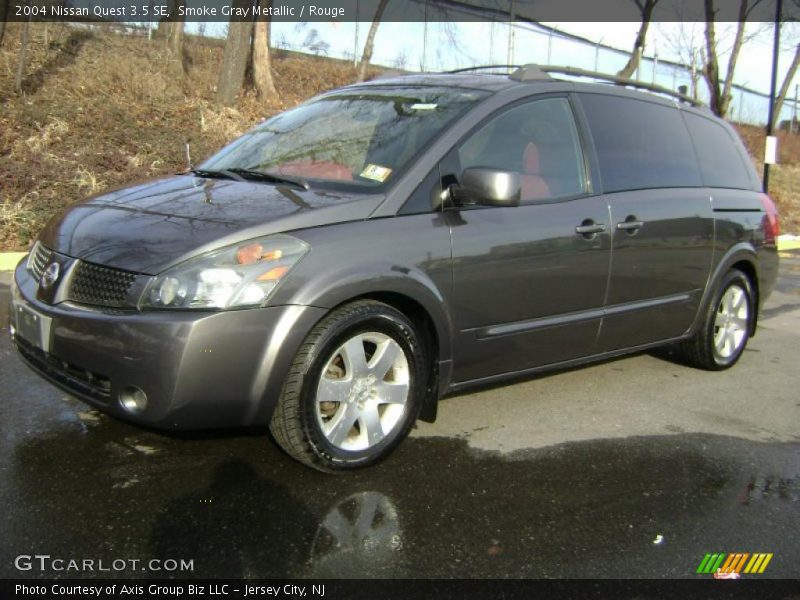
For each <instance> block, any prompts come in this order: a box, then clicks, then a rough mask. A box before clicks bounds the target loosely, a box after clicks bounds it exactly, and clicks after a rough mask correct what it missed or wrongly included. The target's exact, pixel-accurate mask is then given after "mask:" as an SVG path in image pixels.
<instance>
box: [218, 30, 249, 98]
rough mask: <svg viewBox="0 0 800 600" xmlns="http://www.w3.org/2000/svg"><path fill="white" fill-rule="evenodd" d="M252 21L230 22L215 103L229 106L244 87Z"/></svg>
mask: <svg viewBox="0 0 800 600" xmlns="http://www.w3.org/2000/svg"><path fill="white" fill-rule="evenodd" d="M252 32H253V22H252V21H231V23H230V26H229V27H228V39H227V41H226V42H225V52H224V53H223V56H222V69H221V70H220V73H219V83H218V84H217V102H219V103H220V104H222V105H225V106H231V105H232V104H233V103H234V101H235V100H236V95H237V94H238V93H239V91H240V90H241V89H242V86H243V85H244V75H245V71H246V70H247V60H248V58H249V57H250V37H251V35H252Z"/></svg>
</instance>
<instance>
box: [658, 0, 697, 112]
mask: <svg viewBox="0 0 800 600" xmlns="http://www.w3.org/2000/svg"><path fill="white" fill-rule="evenodd" d="M678 17H679V18H682V13H679V14H678ZM688 21H690V19H686V20H683V19H682V20H681V22H680V25H676V26H674V27H667V28H665V27H663V26H662V27H661V28H660V33H661V37H662V38H664V39H665V40H666V42H667V44H668V45H669V46H670V48H671V49H672V51H673V52H674V53H675V55H676V56H677V57H678V59H679V62H680V63H682V64H684V65H687V66H688V67H689V75H690V78H691V92H690V93H691V96H692V98H695V99H697V98H698V97H699V93H698V83H699V82H700V75H701V73H702V72H703V68H704V66H705V64H706V58H705V57H706V55H705V50H704V43H703V33H702V31H701V30H700V29H699V27H698V26H699V25H701V24H700V23H696V22H688Z"/></svg>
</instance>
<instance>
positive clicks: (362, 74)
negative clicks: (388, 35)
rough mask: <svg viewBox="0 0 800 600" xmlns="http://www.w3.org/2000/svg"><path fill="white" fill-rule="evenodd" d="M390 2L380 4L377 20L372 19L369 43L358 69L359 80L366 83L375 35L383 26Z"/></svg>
mask: <svg viewBox="0 0 800 600" xmlns="http://www.w3.org/2000/svg"><path fill="white" fill-rule="evenodd" d="M388 2H389V0H381V1H380V3H379V4H378V10H376V11H375V18H374V19H372V25H371V26H370V28H369V33H368V34H367V42H366V43H365V44H364V54H362V55H361V64H360V65H359V67H358V80H359V81H364V79H366V77H367V69H368V68H369V61H370V60H372V49H373V47H374V46H375V34H376V33H377V32H378V25H380V24H381V17H382V16H383V11H384V10H386V5H387V4H388Z"/></svg>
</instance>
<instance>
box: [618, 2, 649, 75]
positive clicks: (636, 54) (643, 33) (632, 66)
mask: <svg viewBox="0 0 800 600" xmlns="http://www.w3.org/2000/svg"><path fill="white" fill-rule="evenodd" d="M633 1H634V2H635V3H636V6H637V7H638V8H639V12H640V13H641V15H642V21H641V25H640V26H639V33H637V34H636V40H635V41H634V42H633V50H632V51H631V56H630V58H629V59H628V62H627V63H625V66H624V67H622V69H620V70H619V72H618V73H617V75H618V76H619V77H625V78H626V79H630V77H631V75H633V74H634V73H635V72H636V69H637V68H638V67H639V62H640V61H641V60H642V54H643V53H644V44H645V40H646V39H647V30H648V28H649V27H650V21H651V20H652V18H653V9H654V8H655V6H656V4H658V0H644V2H642V0H633Z"/></svg>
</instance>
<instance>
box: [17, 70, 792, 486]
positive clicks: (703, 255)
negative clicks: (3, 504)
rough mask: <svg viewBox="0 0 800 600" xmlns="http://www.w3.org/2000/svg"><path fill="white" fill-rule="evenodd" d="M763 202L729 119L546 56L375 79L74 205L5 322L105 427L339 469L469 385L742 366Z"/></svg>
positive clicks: (31, 358)
mask: <svg viewBox="0 0 800 600" xmlns="http://www.w3.org/2000/svg"><path fill="white" fill-rule="evenodd" d="M548 70H550V71H554V70H555V69H550V68H548ZM639 87H641V85H640V86H639ZM681 100H686V99H685V98H683V97H681ZM761 189H762V187H761V184H760V182H759V179H758V177H757V175H756V173H755V171H754V169H753V167H752V165H751V164H750V161H749V159H748V157H747V154H746V152H745V150H744V147H743V146H742V143H741V142H740V140H739V139H738V137H737V136H736V134H735V133H734V131H733V130H732V128H731V127H730V126H729V125H727V124H726V123H725V122H723V121H721V120H720V119H717V118H715V117H714V116H713V115H712V114H711V113H710V112H709V111H708V110H707V109H704V108H697V107H693V106H689V105H688V104H687V103H686V102H683V101H677V100H675V99H672V98H669V99H667V98H666V97H665V96H664V95H663V94H662V95H656V94H653V93H644V92H641V91H633V90H631V89H627V88H625V87H621V86H611V85H608V84H603V83H588V82H587V83H578V82H574V81H564V80H558V79H555V78H551V77H550V76H549V75H547V74H545V73H544V72H543V70H541V69H539V68H537V67H533V66H530V67H522V68H519V69H518V70H516V71H514V72H513V73H512V74H511V75H506V74H504V75H501V74H488V73H487V74H439V75H419V76H406V77H398V78H394V79H383V80H377V81H372V82H369V83H362V84H357V85H352V86H350V87H346V88H343V89H340V90H336V91H333V92H331V93H326V94H324V95H322V96H319V97H317V98H315V99H313V100H311V101H309V102H307V103H305V104H303V105H301V106H299V107H297V108H295V109H293V110H290V111H288V112H285V113H282V114H279V115H277V116H276V117H274V118H271V119H269V120H267V121H265V122H264V123H263V124H261V125H259V126H257V127H255V128H254V129H252V130H251V131H249V132H248V133H246V134H245V135H243V136H242V137H241V138H239V139H238V140H236V141H234V142H233V143H231V144H230V145H229V146H227V147H225V148H224V149H222V150H221V151H220V152H219V153H218V154H216V155H214V156H213V157H211V158H210V159H208V160H207V161H206V162H205V163H204V164H202V165H201V166H199V167H198V168H195V169H193V170H192V171H191V172H188V173H186V174H181V175H176V176H173V177H167V178H163V179H159V180H156V181H150V182H147V183H143V184H140V185H135V186H132V187H126V188H123V189H119V190H116V191H112V192H108V193H104V194H101V195H98V196H95V197H93V198H90V199H88V200H86V201H85V202H83V203H81V204H77V205H75V206H73V207H72V208H70V209H68V210H66V211H65V212H64V213H63V214H61V215H60V216H58V217H57V218H55V219H54V220H53V221H51V222H50V223H49V225H48V226H47V227H46V228H45V229H44V230H43V231H42V232H41V234H40V235H39V237H38V239H37V241H36V242H35V245H34V246H33V248H32V251H31V253H30V255H29V257H28V258H27V259H26V260H25V261H23V262H22V263H20V265H19V266H18V267H17V269H16V273H15V285H14V286H13V294H12V304H13V307H12V312H11V314H12V315H13V316H12V323H11V328H10V331H11V334H12V337H13V340H14V343H15V345H16V348H17V349H18V351H19V354H20V355H21V356H22V357H23V358H24V360H25V361H26V362H27V363H28V364H29V365H30V366H31V367H32V368H33V369H34V370H35V371H37V372H38V373H39V374H41V375H42V376H43V377H45V378H47V379H48V380H50V381H51V382H52V383H54V384H56V385H57V386H59V387H61V388H63V389H64V390H66V391H67V392H69V393H70V394H72V395H74V396H76V397H78V398H80V399H82V400H83V401H85V402H87V403H88V404H90V405H92V406H94V407H97V408H99V409H101V410H104V411H106V412H108V413H110V414H112V415H115V416H118V417H120V418H123V419H126V420H128V421H132V422H135V423H139V424H142V425H147V426H153V427H157V428H167V429H190V428H218V427H231V426H250V425H267V424H268V425H269V427H270V429H271V431H272V434H273V436H274V438H275V440H276V441H277V442H278V444H279V445H280V446H281V447H282V448H283V449H284V450H285V451H286V452H287V453H288V454H290V455H291V456H292V457H294V458H296V459H298V460H300V461H301V462H303V463H305V464H307V465H310V466H312V467H315V468H317V469H320V470H324V471H333V470H346V469H353V468H356V467H361V466H364V465H368V464H372V463H374V462H376V461H378V460H379V459H381V458H383V457H384V456H386V455H387V454H388V453H389V452H390V451H391V450H392V449H393V448H394V447H395V446H397V444H398V443H399V442H400V441H401V440H402V439H403V438H404V437H405V436H406V434H407V433H408V431H409V429H410V428H411V426H412V425H413V424H414V422H415V420H416V419H418V418H419V419H423V420H432V419H433V418H434V417H435V414H436V407H437V402H438V400H439V398H440V397H442V396H443V395H444V394H447V393H450V392H453V391H456V390H461V389H464V388H466V387H468V386H471V385H475V384H486V383H487V382H494V381H500V380H502V379H504V378H508V377H511V376H519V375H522V374H530V373H535V372H538V371H540V370H543V369H551V368H553V367H564V366H567V365H574V364H578V363H582V362H587V361H590V360H597V359H602V358H607V357H610V356H614V355H619V354H622V353H626V352H632V351H638V350H641V349H644V348H650V347H655V346H658V345H665V344H673V345H674V347H675V350H676V352H677V353H678V354H679V355H680V356H681V357H682V358H683V359H684V360H685V361H686V362H688V363H689V364H692V365H695V366H697V367H701V368H704V369H712V370H718V369H725V368H727V367H730V366H731V365H733V364H734V363H735V362H736V361H737V360H738V359H739V357H740V356H741V354H742V351H743V349H744V347H745V345H746V344H747V341H748V338H749V337H750V336H752V335H753V334H754V333H755V330H756V318H757V314H758V308H759V306H760V305H761V304H762V303H763V301H764V299H765V298H766V297H767V296H768V294H769V293H770V292H771V291H772V288H773V286H774V283H775V278H776V271H777V266H778V258H777V251H776V240H775V238H776V236H777V234H778V221H777V213H776V210H775V206H774V205H773V203H772V201H771V200H770V199H769V198H768V197H767V196H766V195H765V194H763V193H762V192H761ZM532 401H535V400H532ZM486 414H487V418H490V415H491V414H492V411H491V407H490V406H488V405H487V408H486Z"/></svg>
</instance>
